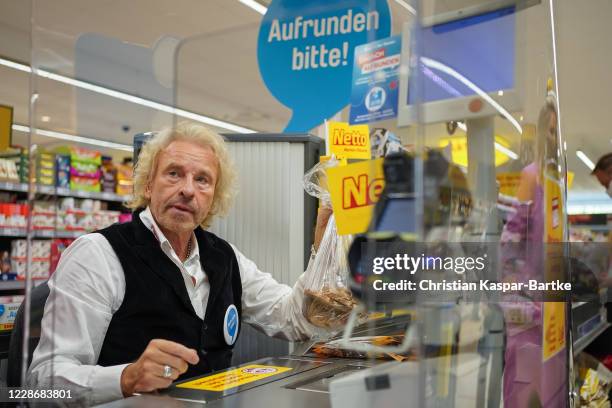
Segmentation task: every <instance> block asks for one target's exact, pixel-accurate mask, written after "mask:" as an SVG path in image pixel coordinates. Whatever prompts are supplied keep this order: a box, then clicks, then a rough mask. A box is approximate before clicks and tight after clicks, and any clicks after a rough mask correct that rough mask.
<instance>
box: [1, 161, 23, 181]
mask: <svg viewBox="0 0 612 408" xmlns="http://www.w3.org/2000/svg"><path fill="white" fill-rule="evenodd" d="M0 180H3V181H12V182H18V181H19V174H18V172H17V166H16V165H15V162H14V161H12V160H8V159H0Z"/></svg>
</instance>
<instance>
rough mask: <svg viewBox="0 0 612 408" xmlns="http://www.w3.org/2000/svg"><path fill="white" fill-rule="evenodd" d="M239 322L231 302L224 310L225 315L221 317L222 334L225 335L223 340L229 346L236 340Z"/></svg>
mask: <svg viewBox="0 0 612 408" xmlns="http://www.w3.org/2000/svg"><path fill="white" fill-rule="evenodd" d="M239 324H240V322H239V321H238V310H237V309H236V306H234V305H233V304H232V305H229V306H228V308H227V310H226V311H225V317H224V318H223V336H224V337H225V342H226V343H227V344H228V345H229V346H231V345H232V344H234V343H235V342H236V338H237V337H238V326H239Z"/></svg>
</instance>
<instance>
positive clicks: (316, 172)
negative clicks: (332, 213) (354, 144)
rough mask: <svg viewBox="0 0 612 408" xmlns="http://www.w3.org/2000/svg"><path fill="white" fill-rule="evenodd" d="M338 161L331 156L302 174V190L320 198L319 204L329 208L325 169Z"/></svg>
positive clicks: (334, 165) (335, 164)
mask: <svg viewBox="0 0 612 408" xmlns="http://www.w3.org/2000/svg"><path fill="white" fill-rule="evenodd" d="M338 163H339V161H338V160H337V159H336V158H335V157H332V158H331V159H329V160H327V161H324V162H319V163H317V164H315V165H314V166H313V167H312V168H311V169H310V170H308V171H307V172H306V174H304V190H305V191H306V193H308V194H310V195H311V196H313V197H316V198H318V199H319V200H321V204H322V205H323V206H325V207H330V208H331V197H330V195H329V191H328V190H327V174H325V170H327V169H328V168H330V167H336V166H337V165H338Z"/></svg>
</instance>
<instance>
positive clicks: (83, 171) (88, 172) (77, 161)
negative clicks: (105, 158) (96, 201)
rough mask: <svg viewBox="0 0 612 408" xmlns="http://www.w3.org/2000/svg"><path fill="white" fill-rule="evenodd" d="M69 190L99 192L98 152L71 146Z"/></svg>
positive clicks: (99, 157) (99, 159) (99, 160)
mask: <svg viewBox="0 0 612 408" xmlns="http://www.w3.org/2000/svg"><path fill="white" fill-rule="evenodd" d="M69 150H70V188H71V189H72V190H79V191H89V192H99V191H100V163H101V155H100V152H98V151H95V150H89V149H84V148H80V147H74V146H71V147H70V148H69Z"/></svg>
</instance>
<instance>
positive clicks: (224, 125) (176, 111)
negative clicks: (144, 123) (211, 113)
mask: <svg viewBox="0 0 612 408" xmlns="http://www.w3.org/2000/svg"><path fill="white" fill-rule="evenodd" d="M0 65H4V66H6V67H9V68H14V69H17V70H20V71H24V72H32V69H31V68H30V67H29V66H27V65H24V64H19V63H16V62H13V61H9V60H6V59H4V58H0ZM35 71H36V72H35V73H36V74H37V75H38V76H40V77H43V78H47V79H50V80H52V81H57V82H61V83H64V84H67V85H71V86H74V87H77V88H81V89H85V90H88V91H91V92H95V93H99V94H102V95H107V96H110V97H113V98H116V99H121V100H123V101H126V102H131V103H135V104H137V105H141V106H146V107H148V108H152V109H156V110H158V111H161V112H166V113H170V114H172V115H176V116H180V117H182V118H186V119H191V120H194V121H196V122H201V123H205V124H207V125H210V126H214V127H217V128H221V129H226V130H229V131H232V132H236V133H255V131H254V130H253V129H249V128H245V127H242V126H238V125H235V124H233V123H229V122H224V121H222V120H218V119H214V118H211V117H208V116H204V115H200V114H198V113H195V112H190V111H187V110H184V109H180V108H175V107H174V106H170V105H164V104H162V103H159V102H154V101H151V100H149V99H145V98H141V97H139V96H134V95H130V94H127V93H124V92H119V91H115V90H113V89H109V88H105V87H103V86H99V85H94V84H92V83H89V82H85V81H80V80H78V79H74V78H69V77H66V76H63V75H58V74H54V73H53V72H49V71H45V70H42V69H36V70H35Z"/></svg>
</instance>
